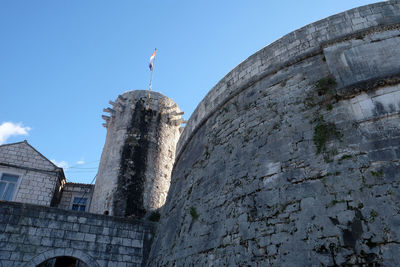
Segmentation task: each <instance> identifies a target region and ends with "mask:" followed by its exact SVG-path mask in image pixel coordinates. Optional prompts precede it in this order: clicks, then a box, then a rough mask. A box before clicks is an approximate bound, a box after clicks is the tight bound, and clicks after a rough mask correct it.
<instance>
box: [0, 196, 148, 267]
mask: <svg viewBox="0 0 400 267" xmlns="http://www.w3.org/2000/svg"><path fill="white" fill-rule="evenodd" d="M152 231H153V226H152V224H150V223H144V222H139V221H133V220H128V219H124V218H117V217H111V216H104V215H97V214H89V213H84V212H78V211H66V210H62V209H57V208H50V207H45V206H38V205H32V204H23V203H13V202H0V233H1V234H0V248H1V249H0V266H3V267H8V266H18V267H22V266H23V267H35V266H37V265H40V264H43V263H46V262H51V261H52V260H53V261H55V260H57V259H58V258H62V259H63V260H64V263H65V261H66V258H71V259H75V260H78V261H79V263H80V265H79V266H90V267H100V266H142V263H143V261H144V260H145V258H146V257H147V254H148V251H149V245H150V244H149V242H150V240H151V237H152Z"/></svg>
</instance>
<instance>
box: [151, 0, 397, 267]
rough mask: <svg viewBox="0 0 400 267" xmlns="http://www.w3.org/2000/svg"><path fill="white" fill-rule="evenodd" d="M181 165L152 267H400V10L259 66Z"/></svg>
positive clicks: (200, 123) (263, 56)
mask: <svg viewBox="0 0 400 267" xmlns="http://www.w3.org/2000/svg"><path fill="white" fill-rule="evenodd" d="M176 153H177V157H176V162H175V166H174V169H173V172H172V178H171V187H170V191H169V193H168V197H167V201H166V204H165V206H164V208H163V213H162V216H161V222H160V225H159V227H158V232H157V234H156V237H155V239H154V242H153V245H152V250H151V254H150V261H149V262H148V266H189V265H193V266H206V265H207V266H208V265H210V266H248V265H251V266H269V265H274V266H275V265H279V266H280V265H282V266H311V265H313V266H334V265H335V266H337V265H342V264H356V265H361V264H379V265H384V266H399V265H400V258H399V255H400V245H399V244H400V214H399V213H400V212H399V210H400V203H399V201H400V189H399V186H400V172H399V170H400V2H399V1H387V2H382V3H377V4H373V5H368V6H363V7H360V8H356V9H352V10H349V11H347V12H344V13H341V14H338V15H334V16H331V17H329V18H327V19H324V20H321V21H318V22H315V23H313V24H310V25H308V26H305V27H303V28H301V29H299V30H296V31H294V32H292V33H290V34H288V35H286V36H284V37H283V38H281V39H279V40H278V41H276V42H274V43H272V44H271V45H269V46H267V47H265V48H263V49H262V50H260V51H259V52H257V53H255V54H254V55H252V56H250V57H249V58H248V59H247V60H245V61H244V62H243V63H241V64H240V65H239V66H237V67H236V68H235V69H233V70H232V71H231V72H230V73H228V74H227V75H226V76H225V77H224V78H223V79H222V80H221V81H220V82H219V83H218V84H217V85H216V86H215V87H214V88H213V89H212V90H211V91H210V92H209V93H208V95H207V96H206V97H205V98H204V99H203V101H202V102H201V103H200V104H199V105H198V107H197V109H196V110H195V112H194V113H193V114H192V116H191V118H190V120H189V122H188V124H187V126H186V127H185V131H184V132H183V134H182V136H181V138H180V140H179V143H178V146H177V152H176Z"/></svg>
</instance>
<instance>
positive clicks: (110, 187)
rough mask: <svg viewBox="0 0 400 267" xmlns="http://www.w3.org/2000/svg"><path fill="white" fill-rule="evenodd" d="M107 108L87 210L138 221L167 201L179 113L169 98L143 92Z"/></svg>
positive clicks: (120, 100) (179, 122)
mask: <svg viewBox="0 0 400 267" xmlns="http://www.w3.org/2000/svg"><path fill="white" fill-rule="evenodd" d="M110 104H111V105H112V108H107V109H105V110H104V111H106V112H108V113H110V116H103V118H104V119H105V121H106V123H105V126H106V128H107V137H106V143H105V145H104V149H103V153H102V156H101V161H100V165H99V171H98V174H97V179H96V185H95V189H94V193H93V198H92V204H91V208H90V211H91V212H94V213H100V214H103V213H104V212H105V211H106V213H107V212H108V213H109V214H110V215H113V216H123V217H127V216H133V217H135V218H142V217H143V216H145V215H146V214H147V215H149V214H150V212H152V211H156V210H157V209H159V208H160V207H161V206H162V205H163V204H164V202H165V199H166V196H167V193H168V189H169V184H170V177H171V170H172V166H173V162H174V158H175V149H176V143H177V141H178V138H179V136H180V125H181V123H182V122H183V119H182V118H181V115H182V114H183V112H181V111H180V110H179V108H178V106H177V104H175V103H174V102H173V101H172V100H171V99H170V98H168V97H165V96H163V95H162V94H160V93H156V92H150V94H149V92H148V91H144V90H136V91H129V92H126V93H124V94H122V95H120V96H119V97H118V98H117V99H116V101H115V102H112V101H110Z"/></svg>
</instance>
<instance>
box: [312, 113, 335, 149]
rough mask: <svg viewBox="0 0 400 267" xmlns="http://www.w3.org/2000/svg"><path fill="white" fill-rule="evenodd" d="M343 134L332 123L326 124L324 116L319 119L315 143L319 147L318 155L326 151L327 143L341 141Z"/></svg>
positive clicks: (315, 130)
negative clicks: (335, 140) (334, 140)
mask: <svg viewBox="0 0 400 267" xmlns="http://www.w3.org/2000/svg"><path fill="white" fill-rule="evenodd" d="M341 137H342V134H341V133H340V131H339V130H338V129H337V128H336V125H335V124H334V123H332V122H326V121H325V120H324V118H323V117H322V116H320V118H319V119H317V125H316V126H315V127H314V136H313V141H314V144H315V146H316V147H317V154H320V153H321V152H325V151H326V142H327V141H328V140H332V139H338V140H340V139H341Z"/></svg>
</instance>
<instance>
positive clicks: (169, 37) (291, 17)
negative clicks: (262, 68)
mask: <svg viewBox="0 0 400 267" xmlns="http://www.w3.org/2000/svg"><path fill="white" fill-rule="evenodd" d="M374 2H377V1H368V0H323V1H321V0H302V1H298V0H279V1H277V0H275V1H267V0H247V1H243V0H240V1H239V0H218V1H216V0H201V1H200V0H198V1H194V0H193V1H188V0H179V1H178V0H146V1H133V0H129V1H127V0H118V1H104V0H92V1H89V0H79V1H78V0H56V1H55V0H37V1H31V0H0V99H1V102H0V144H6V143H13V142H19V141H23V140H25V139H26V140H28V142H29V143H30V144H31V145H33V146H34V147H35V148H36V149H37V150H38V151H40V152H41V153H42V154H43V155H44V156H46V157H47V158H48V159H49V160H52V161H53V162H54V163H56V164H57V165H58V166H60V167H63V168H64V171H65V174H66V177H67V181H70V182H79V183H90V182H92V181H93V178H94V177H95V175H96V173H97V167H98V164H99V160H100V156H101V152H102V149H103V146H104V142H105V136H106V129H105V128H104V127H103V126H102V123H103V121H102V119H101V115H102V114H104V113H103V108H106V107H108V106H109V105H108V101H109V100H115V99H116V97H117V96H118V95H119V94H121V93H124V92H126V91H129V90H135V89H147V88H148V86H149V81H150V71H149V69H148V63H149V57H150V56H151V54H152V53H153V51H154V49H155V48H157V55H156V59H155V67H154V77H153V90H154V91H158V92H160V93H162V94H164V95H166V96H168V97H170V98H172V99H173V100H174V101H175V102H176V103H177V104H178V106H179V107H180V108H181V110H183V111H184V112H185V115H184V118H185V119H188V118H189V117H190V114H191V113H192V112H193V110H194V109H195V108H196V106H197V104H198V103H200V101H201V100H202V99H203V97H204V96H205V95H206V94H207V93H208V91H209V90H210V89H211V88H212V87H213V86H214V85H215V84H216V83H217V82H218V81H219V80H220V79H222V78H223V77H224V76H225V75H226V74H227V73H228V72H229V71H230V70H232V69H233V68H234V67H236V66H237V65H238V64H239V63H240V62H242V61H243V60H245V59H246V58H247V57H249V56H250V55H252V54H254V53H255V52H257V51H258V50H260V49H262V48H263V47H265V46H267V45H268V44H270V43H272V42H274V41H275V40H277V39H279V38H281V37H282V36H284V35H286V34H288V33H290V32H291V31H293V30H296V29H298V28H301V27H303V26H305V25H307V24H309V23H312V22H315V21H317V20H320V19H323V18H325V17H328V16H330V15H334V14H336V13H339V12H342V11H345V10H348V9H350V8H354V7H358V6H361V5H366V4H371V3H374Z"/></svg>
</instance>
